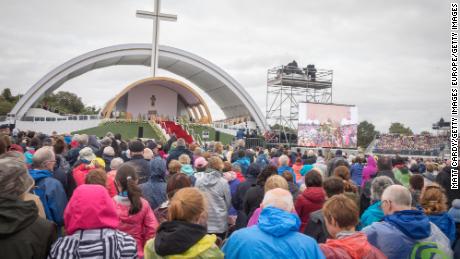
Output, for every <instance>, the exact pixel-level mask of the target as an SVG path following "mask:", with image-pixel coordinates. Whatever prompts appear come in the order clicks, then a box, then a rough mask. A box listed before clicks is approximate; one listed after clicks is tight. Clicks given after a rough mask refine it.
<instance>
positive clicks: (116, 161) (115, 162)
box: [110, 157, 124, 170]
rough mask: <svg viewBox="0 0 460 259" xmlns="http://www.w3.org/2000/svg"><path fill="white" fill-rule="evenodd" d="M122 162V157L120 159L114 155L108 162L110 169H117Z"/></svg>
mask: <svg viewBox="0 0 460 259" xmlns="http://www.w3.org/2000/svg"><path fill="white" fill-rule="evenodd" d="M123 162H124V161H123V159H121V158H120V157H115V158H114V159H112V161H111V162H110V169H112V170H118V168H119V167H120V166H121V164H123Z"/></svg>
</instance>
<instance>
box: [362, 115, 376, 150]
mask: <svg viewBox="0 0 460 259" xmlns="http://www.w3.org/2000/svg"><path fill="white" fill-rule="evenodd" d="M377 134H378V131H376V130H375V126H374V124H372V123H370V122H368V121H361V122H360V123H359V124H358V146H360V147H363V148H366V147H367V146H368V145H369V144H370V143H371V142H372V140H373V139H374V137H375V135H377Z"/></svg>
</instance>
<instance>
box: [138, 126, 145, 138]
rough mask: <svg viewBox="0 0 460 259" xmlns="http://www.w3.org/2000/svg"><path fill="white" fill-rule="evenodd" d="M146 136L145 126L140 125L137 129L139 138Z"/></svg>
mask: <svg viewBox="0 0 460 259" xmlns="http://www.w3.org/2000/svg"><path fill="white" fill-rule="evenodd" d="M143 137H144V127H139V128H138V129H137V138H143Z"/></svg>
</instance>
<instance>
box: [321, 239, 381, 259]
mask: <svg viewBox="0 0 460 259" xmlns="http://www.w3.org/2000/svg"><path fill="white" fill-rule="evenodd" d="M320 248H321V250H322V251H323V253H324V255H325V256H326V258H328V259H386V258H387V257H386V256H385V255H384V254H383V253H382V252H381V251H380V250H378V249H377V248H375V247H374V246H372V245H371V244H369V242H368V241H367V237H366V235H365V234H364V233H360V232H355V233H353V234H351V233H350V235H343V236H339V237H338V238H337V239H328V240H327V241H326V243H325V244H320Z"/></svg>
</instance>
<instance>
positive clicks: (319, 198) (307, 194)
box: [295, 187, 326, 233]
mask: <svg viewBox="0 0 460 259" xmlns="http://www.w3.org/2000/svg"><path fill="white" fill-rule="evenodd" d="M325 200H326V193H325V192H324V189H323V188H322V187H308V188H307V189H305V191H304V192H303V193H302V194H300V195H299V196H298V197H297V200H296V202H295V210H296V211H297V214H298V215H299V217H300V218H301V220H302V225H301V228H300V231H301V232H302V233H303V231H304V230H305V226H306V225H307V224H308V221H309V219H310V213H312V212H314V211H317V210H319V209H321V208H322V207H323V203H324V201H325Z"/></svg>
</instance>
